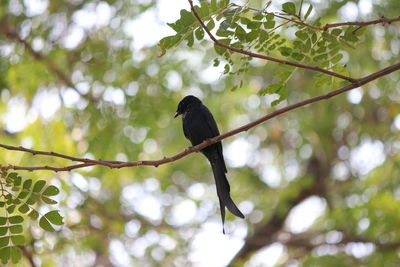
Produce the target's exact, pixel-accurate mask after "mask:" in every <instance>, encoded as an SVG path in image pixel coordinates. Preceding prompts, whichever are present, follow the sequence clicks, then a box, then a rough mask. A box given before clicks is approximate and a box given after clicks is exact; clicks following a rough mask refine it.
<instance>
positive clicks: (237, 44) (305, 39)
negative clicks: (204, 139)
mask: <svg viewBox="0 0 400 267" xmlns="http://www.w3.org/2000/svg"><path fill="white" fill-rule="evenodd" d="M271 3H272V1H269V2H268V3H267V4H266V6H265V8H263V9H262V10H257V9H253V8H250V7H248V6H239V5H237V4H233V3H229V1H220V2H218V5H217V3H216V2H215V1H212V2H211V3H207V2H206V1H202V2H201V5H200V6H195V7H194V9H195V10H196V11H197V13H198V14H199V17H200V18H201V19H202V21H203V22H204V24H205V25H206V27H207V28H208V30H210V31H211V30H213V29H214V27H216V25H219V26H218V28H216V31H215V35H216V36H217V38H218V39H217V40H218V41H219V42H221V43H223V44H225V45H229V46H231V47H234V48H238V49H244V50H252V51H255V52H257V53H260V54H267V55H273V56H277V57H280V58H283V59H286V60H291V61H294V62H298V63H304V64H311V65H314V66H319V67H321V68H326V69H328V70H333V71H335V72H339V73H345V71H344V63H345V62H344V61H342V58H343V54H342V53H341V49H343V48H342V47H343V46H348V47H351V48H354V45H355V44H356V43H358V42H359V40H360V36H362V32H363V30H359V29H358V27H357V26H349V27H346V28H345V29H343V30H342V29H340V28H332V29H329V28H327V29H323V28H322V27H321V26H322V24H321V22H320V21H321V18H316V19H313V20H312V21H308V20H307V18H308V17H309V15H310V14H311V11H312V10H313V6H312V5H311V4H309V5H308V8H307V11H306V12H305V13H304V14H301V7H302V6H299V7H298V10H297V9H296V6H295V4H294V3H293V2H285V3H283V4H282V7H281V8H282V12H268V11H267V10H268V7H269V6H270V5H271ZM168 25H169V26H170V27H171V28H172V29H173V30H174V31H175V32H176V34H175V35H171V36H167V37H164V38H163V39H161V40H160V43H159V47H160V48H161V50H162V54H165V53H166V50H167V49H171V48H173V47H176V46H178V45H179V43H180V42H181V41H183V40H186V41H187V45H188V46H189V47H192V46H193V43H194V37H193V36H195V37H196V39H197V40H198V41H201V40H203V39H204V38H205V34H204V29H203V27H202V26H201V25H199V23H198V22H197V20H196V18H195V17H194V15H193V14H192V13H191V12H188V11H186V10H184V9H183V10H181V17H180V18H179V19H178V20H177V21H176V22H175V23H169V24H168ZM287 32H291V36H289V38H288V36H287ZM214 49H215V52H216V53H217V55H218V57H217V58H215V59H214V66H218V65H219V64H220V62H221V60H222V61H224V62H226V64H225V65H224V74H229V75H231V76H233V77H236V78H238V80H239V81H238V83H236V84H235V85H234V86H233V87H232V89H231V90H236V89H237V88H240V87H242V86H243V83H244V81H243V79H242V75H241V73H245V72H247V71H248V69H249V62H250V61H251V60H252V57H250V56H245V55H244V56H243V55H241V56H237V55H236V54H234V53H232V52H231V51H230V50H227V49H225V48H223V47H220V46H218V45H216V44H214ZM238 57H239V58H238ZM295 70H296V69H294V68H293V67H287V68H285V69H282V70H280V71H278V72H276V74H275V75H276V78H277V79H276V82H274V83H273V84H270V85H268V86H267V87H265V88H262V89H261V90H260V91H259V92H258V93H259V94H260V95H265V94H278V95H279V99H278V100H275V101H274V102H273V103H272V105H273V106H274V105H276V104H279V103H280V102H281V101H283V100H286V99H287V95H288V92H287V82H288V80H289V79H290V77H291V76H292V75H293V72H294V71H295ZM316 78H317V79H316V85H317V86H318V85H319V84H323V83H326V82H327V81H326V78H329V77H326V76H322V77H321V76H317V77H316ZM332 82H333V81H332ZM335 84H337V83H335V82H333V83H332V86H335Z"/></svg>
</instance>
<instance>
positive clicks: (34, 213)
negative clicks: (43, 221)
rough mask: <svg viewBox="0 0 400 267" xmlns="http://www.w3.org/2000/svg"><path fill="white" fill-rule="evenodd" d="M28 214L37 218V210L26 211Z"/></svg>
mask: <svg viewBox="0 0 400 267" xmlns="http://www.w3.org/2000/svg"><path fill="white" fill-rule="evenodd" d="M28 216H29V217H30V218H32V219H34V220H36V219H37V218H39V212H37V211H36V210H31V212H29V213H28Z"/></svg>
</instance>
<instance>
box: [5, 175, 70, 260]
mask: <svg viewBox="0 0 400 267" xmlns="http://www.w3.org/2000/svg"><path fill="white" fill-rule="evenodd" d="M0 186H1V187H0V190H1V195H0V208H1V209H2V211H3V212H2V216H1V217H0V259H1V262H2V263H3V264H6V263H7V262H8V261H9V260H11V261H12V262H13V263H17V262H18V261H19V260H20V259H21V256H22V252H21V250H20V248H19V247H18V246H23V245H25V243H26V238H25V236H24V224H23V223H24V217H25V218H28V219H31V220H39V226H40V227H41V228H42V229H43V230H45V231H48V232H54V231H55V229H54V226H53V225H62V224H63V217H62V216H61V215H60V214H59V211H58V210H52V211H49V212H47V213H46V214H44V215H42V214H40V213H39V211H38V207H37V206H38V205H41V204H48V205H55V204H57V203H58V202H57V201H56V200H54V199H52V198H51V197H54V196H56V195H58V194H59V193H60V190H59V189H58V188H57V187H56V186H54V185H47V184H46V181H44V180H37V181H35V182H33V180H32V179H23V178H22V177H21V176H19V175H18V174H17V173H16V172H10V173H7V172H2V173H1V176H0Z"/></svg>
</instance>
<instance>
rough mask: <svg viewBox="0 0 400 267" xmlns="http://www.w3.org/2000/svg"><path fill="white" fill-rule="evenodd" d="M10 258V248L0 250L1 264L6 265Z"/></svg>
mask: <svg viewBox="0 0 400 267" xmlns="http://www.w3.org/2000/svg"><path fill="white" fill-rule="evenodd" d="M10 257H11V247H5V248H2V249H0V258H1V263H3V264H6V263H7V262H8V261H9V260H10Z"/></svg>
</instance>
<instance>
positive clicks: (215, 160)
mask: <svg viewBox="0 0 400 267" xmlns="http://www.w3.org/2000/svg"><path fill="white" fill-rule="evenodd" d="M209 160H210V163H211V167H212V170H213V173H214V178H215V184H216V186H217V194H218V198H219V205H220V209H221V217H222V225H224V223H225V207H226V208H227V209H228V210H229V211H230V212H231V213H232V214H233V215H235V216H237V217H240V218H242V219H243V218H244V215H243V213H242V212H241V211H240V210H239V209H238V207H237V206H236V205H235V203H234V202H233V200H232V198H231V196H230V194H229V193H230V186H229V183H228V180H227V179H226V175H225V164H224V162H222V160H223V159H221V158H220V157H218V156H216V157H212V158H209ZM224 233H225V230H224Z"/></svg>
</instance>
